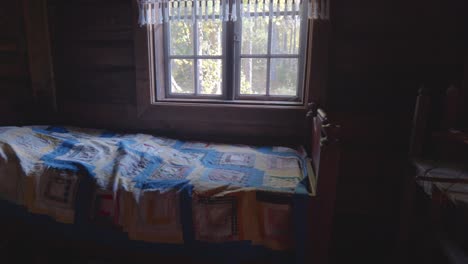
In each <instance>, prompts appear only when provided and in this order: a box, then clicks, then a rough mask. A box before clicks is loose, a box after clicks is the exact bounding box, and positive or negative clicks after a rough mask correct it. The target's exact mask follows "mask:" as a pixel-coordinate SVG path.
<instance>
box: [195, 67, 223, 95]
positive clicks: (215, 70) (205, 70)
mask: <svg viewBox="0 0 468 264" xmlns="http://www.w3.org/2000/svg"><path fill="white" fill-rule="evenodd" d="M199 63H200V67H199V71H200V72H199V78H200V94H213V95H214V94H219V95H220V94H222V87H223V75H222V72H223V64H222V61H221V60H211V59H210V60H208V59H203V60H199Z"/></svg>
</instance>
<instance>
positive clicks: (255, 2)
mask: <svg viewBox="0 0 468 264" xmlns="http://www.w3.org/2000/svg"><path fill="white" fill-rule="evenodd" d="M137 1H138V6H139V10H140V16H139V24H140V25H141V26H143V25H157V24H163V23H167V22H168V21H170V20H176V21H180V20H184V21H191V22H192V23H195V21H197V20H216V19H218V20H221V21H237V19H238V17H241V18H242V19H249V18H257V17H265V16H275V17H279V16H283V17H285V18H291V19H299V14H300V13H301V10H307V15H308V17H309V19H321V20H328V19H329V14H330V4H329V3H330V2H329V1H330V0H231V1H229V0H137ZM303 1H304V2H303Z"/></svg>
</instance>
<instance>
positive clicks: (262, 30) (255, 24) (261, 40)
mask: <svg viewBox="0 0 468 264" xmlns="http://www.w3.org/2000/svg"><path fill="white" fill-rule="evenodd" d="M268 23H269V22H268V16H267V17H257V18H255V17H252V18H250V19H245V18H244V19H242V54H267V53H268Z"/></svg>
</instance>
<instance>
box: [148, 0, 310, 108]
mask: <svg viewBox="0 0 468 264" xmlns="http://www.w3.org/2000/svg"><path fill="white" fill-rule="evenodd" d="M231 1H232V0H231ZM303 4H304V6H303V8H302V9H301V10H298V13H299V16H300V17H301V23H300V32H299V36H300V38H299V44H300V45H299V48H298V54H297V55H294V54H271V49H272V42H271V37H272V24H273V22H272V21H273V19H274V17H275V16H272V17H269V18H268V31H269V32H268V39H269V40H268V53H267V54H248V55H245V54H242V53H241V45H242V18H241V17H240V11H239V10H240V1H236V5H237V15H238V19H237V21H234V22H233V21H222V28H223V36H222V42H223V44H222V50H223V52H222V54H221V55H218V56H213V55H198V54H196V52H197V50H196V45H197V42H198V39H197V33H198V31H197V30H198V24H197V25H195V26H193V27H192V31H193V32H192V34H193V35H192V37H193V45H194V54H193V55H171V54H169V53H170V52H169V45H170V29H169V27H170V26H169V25H168V23H164V24H163V25H157V26H148V28H151V30H148V32H147V34H148V39H150V40H149V41H148V43H149V44H148V46H149V49H153V50H152V51H151V52H150V53H151V54H152V56H154V62H153V63H156V66H153V69H152V71H153V72H154V75H155V77H154V78H155V80H156V81H155V82H153V86H154V87H153V91H154V93H155V96H154V99H155V100H154V101H153V102H154V103H157V102H174V103H176V102H181V103H184V102H185V103H207V104H229V105H232V104H247V105H260V106H261V105H278V106H281V105H285V106H303V105H305V104H306V101H307V100H306V99H307V98H306V95H307V93H306V92H307V89H306V88H307V86H306V83H305V81H306V80H305V79H306V78H305V76H306V74H305V71H306V54H307V28H308V24H309V23H308V19H307V16H306V12H307V5H308V1H304V2H303ZM197 8H198V6H197V5H195V12H197V11H196V9H197ZM273 12H274V11H273ZM281 13H284V12H281ZM288 13H292V11H288ZM267 17H268V16H267ZM155 36H157V38H159V39H163V40H164V41H162V47H161V43H157V42H156V41H155V38H156V37H155ZM236 36H239V40H236V39H235V38H236ZM157 45H159V47H157ZM152 47H153V48H152ZM157 48H159V50H163V53H164V54H163V55H161V54H158V53H157V52H155V50H156V49H157ZM161 48H162V49H161ZM173 58H181V59H184V58H187V59H191V60H193V62H194V65H193V69H194V94H182V93H178V94H174V93H171V85H169V84H170V83H171V81H170V78H171V72H170V68H171V66H170V65H169V63H170V61H171V59H173ZM203 58H206V59H211V58H213V59H221V60H222V62H223V69H222V76H223V84H222V94H221V95H209V94H199V91H197V90H198V89H199V83H198V78H199V77H198V76H197V75H198V72H197V64H198V65H199V61H200V59H203ZM242 58H265V59H267V70H266V71H267V76H265V77H267V78H266V81H267V85H266V95H254V94H252V95H249V94H241V93H240V68H241V59H242ZM274 58H293V59H297V60H298V62H297V63H298V69H299V70H298V71H297V77H296V78H297V86H296V95H295V96H290V95H271V94H269V91H270V90H271V86H270V78H271V77H270V75H271V59H274ZM197 62H198V63H197ZM230 62H231V63H230ZM150 63H152V62H150ZM157 65H159V67H158V66H157ZM161 78H164V81H161ZM166 84H167V85H166ZM228 84H231V85H228Z"/></svg>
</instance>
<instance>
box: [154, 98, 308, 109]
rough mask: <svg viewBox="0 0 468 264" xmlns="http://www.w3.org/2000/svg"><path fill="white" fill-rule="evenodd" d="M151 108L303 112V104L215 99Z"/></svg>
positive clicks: (164, 102)
mask: <svg viewBox="0 0 468 264" xmlns="http://www.w3.org/2000/svg"><path fill="white" fill-rule="evenodd" d="M151 105H152V106H177V107H180V106H183V107H196V108H250V109H262V108H267V109H297V110H304V109H306V108H307V107H306V105H305V104H304V103H303V102H295V101H294V102H288V101H257V100H256V101H253V100H216V99H211V100H210V99H160V100H159V101H156V102H152V103H151Z"/></svg>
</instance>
